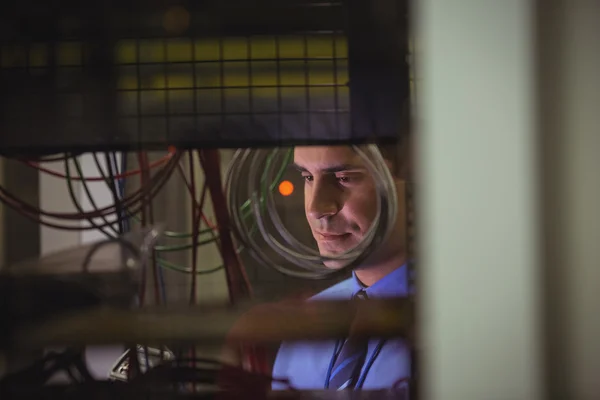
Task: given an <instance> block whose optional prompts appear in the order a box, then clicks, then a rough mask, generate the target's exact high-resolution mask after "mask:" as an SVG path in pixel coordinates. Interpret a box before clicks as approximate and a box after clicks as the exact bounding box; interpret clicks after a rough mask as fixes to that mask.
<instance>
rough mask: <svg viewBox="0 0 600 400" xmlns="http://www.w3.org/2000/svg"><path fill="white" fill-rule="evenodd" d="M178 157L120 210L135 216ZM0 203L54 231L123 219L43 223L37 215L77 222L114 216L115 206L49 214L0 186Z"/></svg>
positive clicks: (125, 202) (176, 162) (84, 228)
mask: <svg viewBox="0 0 600 400" xmlns="http://www.w3.org/2000/svg"><path fill="white" fill-rule="evenodd" d="M180 157H181V154H180V153H178V154H177V155H176V157H173V158H172V159H171V160H169V163H168V164H167V165H166V166H165V167H164V168H162V169H161V170H160V171H159V172H158V173H157V174H156V176H155V177H153V178H152V185H150V186H151V187H147V188H145V187H141V188H139V189H138V190H136V191H135V192H134V193H133V194H131V195H130V196H129V197H126V198H125V199H123V200H122V201H121V204H120V207H121V208H122V209H127V210H128V212H129V214H136V213H137V212H139V211H140V209H141V208H142V207H143V205H144V199H145V198H146V197H148V192H149V195H150V197H153V196H154V195H156V194H157V193H158V191H159V190H160V189H161V188H162V186H164V184H165V183H166V181H167V180H168V178H169V176H170V175H171V173H172V172H173V169H174V168H175V167H176V166H177V164H178V162H179V159H180ZM140 200H141V201H140ZM0 201H2V202H4V203H6V204H7V205H8V206H10V207H12V208H13V209H14V210H15V211H17V212H18V213H20V214H22V215H24V216H25V217H27V218H29V219H32V220H34V221H36V222H38V223H40V224H42V225H46V226H49V227H52V228H56V229H64V230H76V231H82V230H91V229H96V228H98V227H105V226H108V225H111V224H112V223H116V222H118V221H120V220H122V219H123V218H122V217H117V220H115V221H112V222H111V223H108V224H104V225H98V226H95V227H94V226H92V227H85V226H64V225H57V224H52V223H49V222H46V221H43V220H42V219H41V218H40V217H39V215H42V216H45V217H51V218H57V219H67V220H75V221H79V220H82V219H89V218H101V217H102V215H110V214H114V213H115V212H116V205H114V204H113V205H112V206H107V207H104V208H101V209H99V210H97V211H94V212H85V213H81V212H79V213H64V212H63V213H51V212H47V211H44V210H42V209H40V208H39V207H35V206H32V205H31V204H28V203H25V202H23V201H22V200H21V199H19V198H18V197H17V196H15V195H13V194H12V193H10V192H9V191H7V190H6V189H4V188H3V187H2V186H1V185H0ZM138 202H139V203H140V204H138V205H135V203H138ZM36 216H37V218H36Z"/></svg>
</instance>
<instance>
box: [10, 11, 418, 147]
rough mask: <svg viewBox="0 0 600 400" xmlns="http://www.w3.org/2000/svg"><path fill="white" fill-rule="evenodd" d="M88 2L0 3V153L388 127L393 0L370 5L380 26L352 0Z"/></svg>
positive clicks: (282, 140)
mask: <svg viewBox="0 0 600 400" xmlns="http://www.w3.org/2000/svg"><path fill="white" fill-rule="evenodd" d="M24 3H25V4H24ZM98 3H102V4H86V5H85V6H83V5H81V4H74V2H68V1H53V2H45V1H42V0H36V1H29V2H23V1H20V2H13V3H12V7H11V6H7V7H6V9H5V10H4V12H3V13H2V14H3V15H2V16H1V17H0V19H1V21H0V22H2V25H3V26H4V28H3V29H2V31H1V32H0V101H1V103H0V118H1V119H0V129H1V134H0V148H2V149H3V151H4V152H5V153H6V152H22V151H27V152H31V151H42V152H50V151H55V150H60V151H65V150H66V149H72V150H80V151H83V150H106V149H109V148H110V149H113V150H117V149H118V150H130V149H134V148H139V147H143V148H150V149H154V148H164V147H166V146H167V145H176V146H179V147H200V146H201V147H230V148H231V147H247V146H264V145H267V146H274V145H282V144H285V145H292V144H305V143H311V144H317V143H357V142H365V141H374V140H377V141H381V140H383V141H386V140H387V141H390V140H395V138H396V136H397V135H398V134H399V123H398V117H397V114H400V113H401V109H402V106H403V105H404V104H405V103H407V102H408V68H407V67H406V62H405V61H404V60H405V57H404V54H405V48H406V43H405V40H404V36H405V35H399V34H398V33H399V32H400V33H401V32H403V31H404V30H405V25H406V24H405V23H404V25H402V24H401V23H399V22H401V21H403V20H404V17H405V9H404V7H402V6H400V3H399V2H397V1H394V0H386V1H385V2H382V1H378V2H375V3H378V4H379V5H378V7H379V8H381V7H382V5H384V6H385V7H383V9H384V10H388V11H390V10H391V11H392V13H395V14H394V15H396V16H397V18H395V19H393V20H392V21H388V22H387V24H386V23H385V21H383V22H382V21H381V20H380V18H377V13H381V10H379V9H377V10H372V8H373V7H372V6H371V5H370V2H367V1H364V0H361V1H359V0H351V1H346V2H343V3H342V2H336V3H323V2H316V1H303V2H299V1H290V0H288V1H279V2H273V1H260V2H257V3H256V5H255V6H254V5H253V7H250V6H248V5H246V4H245V2H242V1H234V0H229V1H227V2H225V1H222V2H219V3H217V2H210V1H209V2H190V3H189V4H183V3H181V4H179V3H177V4H175V3H173V4H165V3H163V2H153V1H144V2H139V3H138V2H136V1H131V0H129V1H127V0H123V1H121V2H119V3H114V4H108V3H106V2H98ZM158 3H160V4H158ZM196 3H201V4H196ZM225 3H227V4H225ZM3 7H4V6H3ZM366 11H369V12H366ZM390 54H393V55H392V56H391V55H390ZM350 110H352V113H351V112H350Z"/></svg>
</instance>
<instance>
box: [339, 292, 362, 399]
mask: <svg viewBox="0 0 600 400" xmlns="http://www.w3.org/2000/svg"><path fill="white" fill-rule="evenodd" d="M366 298H367V294H366V293H365V291H364V290H361V291H360V292H358V293H357V294H356V295H355V296H354V300H355V301H356V300H364V299H366ZM368 348H369V341H368V340H367V339H365V338H358V337H355V336H353V335H352V334H350V336H349V337H348V339H346V341H345V342H344V344H343V345H342V348H341V350H340V353H339V355H338V357H337V359H336V361H335V364H334V365H333V368H332V369H331V376H330V377H329V387H330V388H331V389H337V390H342V389H347V388H348V389H351V388H354V385H356V382H357V381H358V378H359V376H360V371H361V369H362V366H363V364H364V363H365V359H366V358H367V351H368Z"/></svg>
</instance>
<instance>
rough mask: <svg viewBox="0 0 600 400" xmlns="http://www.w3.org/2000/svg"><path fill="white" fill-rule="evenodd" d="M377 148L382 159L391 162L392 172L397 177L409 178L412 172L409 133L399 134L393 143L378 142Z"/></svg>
mask: <svg viewBox="0 0 600 400" xmlns="http://www.w3.org/2000/svg"><path fill="white" fill-rule="evenodd" d="M377 148H378V149H379V152H380V153H381V155H382V156H383V159H384V160H387V161H389V162H390V163H391V164H392V172H393V174H394V175H395V176H396V177H397V178H401V179H409V177H410V176H411V174H412V173H411V170H412V165H411V164H412V162H411V160H412V149H411V140H410V138H409V135H403V136H401V138H400V140H398V142H397V143H395V144H378V145H377Z"/></svg>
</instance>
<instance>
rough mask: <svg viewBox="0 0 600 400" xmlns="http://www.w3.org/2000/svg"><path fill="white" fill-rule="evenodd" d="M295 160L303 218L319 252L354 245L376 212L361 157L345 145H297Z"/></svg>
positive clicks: (373, 192)
mask: <svg viewBox="0 0 600 400" xmlns="http://www.w3.org/2000/svg"><path fill="white" fill-rule="evenodd" d="M294 164H295V165H296V167H297V168H298V170H299V171H300V172H301V174H302V176H303V178H304V181H305V184H304V208H305V213H306V219H307V220H308V223H309V224H310V228H311V230H312V234H313V236H314V238H315V240H316V242H317V245H318V247H319V252H320V253H321V255H324V256H326V255H339V254H341V253H343V252H345V251H347V250H349V249H351V248H352V247H354V246H356V245H357V244H358V243H359V242H360V240H361V239H362V238H363V237H364V235H365V234H366V233H367V231H368V229H369V227H370V226H371V223H372V222H373V220H374V218H375V216H376V213H377V197H376V189H375V182H374V179H373V177H372V175H371V174H370V172H369V170H368V169H367V167H366V165H365V164H364V162H363V160H362V158H361V157H360V156H359V155H358V154H357V153H356V152H354V151H353V150H352V148H351V147H348V146H323V147H312V146H311V147H296V148H295V151H294ZM399 200H400V199H399ZM398 211H399V213H402V210H400V209H399V210H398ZM342 265H343V263H341V262H328V263H327V266H328V267H330V268H337V267H340V266H342Z"/></svg>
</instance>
